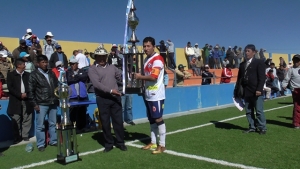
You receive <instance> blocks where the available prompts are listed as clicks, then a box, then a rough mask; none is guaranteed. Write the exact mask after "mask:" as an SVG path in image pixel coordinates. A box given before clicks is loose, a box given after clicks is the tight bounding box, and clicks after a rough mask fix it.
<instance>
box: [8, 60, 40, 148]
mask: <svg viewBox="0 0 300 169" xmlns="http://www.w3.org/2000/svg"><path fill="white" fill-rule="evenodd" d="M15 67H16V69H15V70H13V71H12V72H9V73H8V74H7V88H8V90H9V93H8V94H9V102H8V107H7V114H8V115H9V116H10V117H11V119H12V124H13V131H14V143H18V142H20V141H21V140H22V139H23V140H24V141H29V131H30V129H31V124H32V113H33V112H34V110H33V107H32V105H30V103H29V100H28V97H27V95H28V92H29V83H28V81H29V76H30V74H29V73H28V72H26V71H25V62H24V61H23V59H21V58H18V59H17V60H16V62H15ZM21 131H22V132H21Z"/></svg>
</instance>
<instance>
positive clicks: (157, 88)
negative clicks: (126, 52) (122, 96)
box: [144, 53, 165, 101]
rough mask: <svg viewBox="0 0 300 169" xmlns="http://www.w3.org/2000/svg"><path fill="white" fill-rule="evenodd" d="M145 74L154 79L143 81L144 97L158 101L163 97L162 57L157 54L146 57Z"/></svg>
mask: <svg viewBox="0 0 300 169" xmlns="http://www.w3.org/2000/svg"><path fill="white" fill-rule="evenodd" d="M144 72H145V76H149V75H151V76H152V77H154V78H156V79H157V80H156V81H146V82H145V98H146V100H147V101H159V100H163V99H165V85H164V82H163V81H164V59H163V57H162V56H160V55H159V54H157V53H155V54H154V55H153V56H151V57H149V58H146V60H145V63H144Z"/></svg>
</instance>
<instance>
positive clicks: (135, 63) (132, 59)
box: [123, 1, 144, 94]
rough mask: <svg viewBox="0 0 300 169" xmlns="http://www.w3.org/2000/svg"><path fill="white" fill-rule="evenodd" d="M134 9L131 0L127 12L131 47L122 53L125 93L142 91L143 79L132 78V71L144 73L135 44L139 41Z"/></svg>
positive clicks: (142, 63) (141, 55)
mask: <svg viewBox="0 0 300 169" xmlns="http://www.w3.org/2000/svg"><path fill="white" fill-rule="evenodd" d="M135 11H136V8H135V6H134V1H132V4H131V7H130V12H129V14H128V26H129V28H130V29H131V31H132V34H131V36H130V40H129V41H128V42H130V43H131V47H130V48H129V52H128V53H125V54H123V56H124V60H125V62H124V63H125V64H127V65H126V66H125V69H124V70H123V74H125V75H126V76H125V84H124V86H125V93H126V94H142V92H143V90H142V88H143V81H141V80H136V79H135V78H134V73H141V74H144V73H143V70H144V69H143V67H144V62H143V61H144V58H143V53H140V52H139V51H138V49H137V47H136V45H135V44H136V43H137V42H140V41H139V40H138V38H137V36H136V34H135V30H136V27H137V26H138V24H139V18H138V17H137V16H136V14H135ZM140 68H142V69H140Z"/></svg>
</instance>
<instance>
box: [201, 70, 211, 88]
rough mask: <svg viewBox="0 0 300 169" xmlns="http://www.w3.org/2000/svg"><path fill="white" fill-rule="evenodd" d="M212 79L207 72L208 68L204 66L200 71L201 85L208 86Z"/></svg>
mask: <svg viewBox="0 0 300 169" xmlns="http://www.w3.org/2000/svg"><path fill="white" fill-rule="evenodd" d="M213 77H214V75H213V74H212V73H210V72H209V66H208V65H205V66H204V70H203V71H202V83H201V84H202V85H210V84H211V79H212V78H213Z"/></svg>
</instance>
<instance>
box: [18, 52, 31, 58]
mask: <svg viewBox="0 0 300 169" xmlns="http://www.w3.org/2000/svg"><path fill="white" fill-rule="evenodd" d="M28 56H29V54H28V53H26V52H21V53H20V58H23V57H28Z"/></svg>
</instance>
